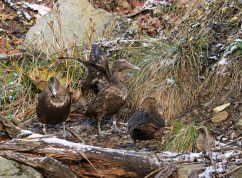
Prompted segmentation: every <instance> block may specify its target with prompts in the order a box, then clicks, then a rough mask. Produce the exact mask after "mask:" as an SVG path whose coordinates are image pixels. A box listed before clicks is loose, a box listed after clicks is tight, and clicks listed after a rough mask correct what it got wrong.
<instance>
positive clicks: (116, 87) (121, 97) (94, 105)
mask: <svg viewBox="0 0 242 178" xmlns="http://www.w3.org/2000/svg"><path fill="white" fill-rule="evenodd" d="M127 69H136V70H137V69H138V70H139V68H138V67H137V66H135V65H133V64H131V63H130V62H128V61H127V60H125V59H119V60H117V61H115V62H114V63H113V65H112V68H111V79H110V83H109V84H108V85H106V86H105V87H104V88H103V89H102V90H101V91H99V92H98V94H97V96H96V98H95V99H94V100H93V101H92V102H91V103H90V104H89V106H88V108H87V111H86V115H87V116H88V117H92V118H95V119H96V120H97V123H98V134H99V136H100V135H101V127H100V124H101V120H102V118H103V117H104V116H113V115H114V114H116V113H117V112H118V111H119V109H120V108H121V107H122V106H123V105H124V104H125V100H126V98H127V96H128V89H127V87H126V86H125V85H124V83H123V82H122V77H121V76H122V72H123V71H124V70H127ZM113 120H114V122H113V129H114V130H115V131H117V130H118V129H117V127H116V119H115V118H114V119H113Z"/></svg>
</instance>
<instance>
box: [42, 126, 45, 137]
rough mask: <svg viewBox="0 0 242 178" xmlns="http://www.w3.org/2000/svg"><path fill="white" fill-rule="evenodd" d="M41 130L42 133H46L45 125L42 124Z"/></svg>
mask: <svg viewBox="0 0 242 178" xmlns="http://www.w3.org/2000/svg"><path fill="white" fill-rule="evenodd" d="M42 132H43V134H44V135H46V125H45V124H43V128H42Z"/></svg>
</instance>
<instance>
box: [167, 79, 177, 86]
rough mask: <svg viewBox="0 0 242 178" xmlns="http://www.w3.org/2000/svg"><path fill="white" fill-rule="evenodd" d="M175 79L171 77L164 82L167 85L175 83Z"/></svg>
mask: <svg viewBox="0 0 242 178" xmlns="http://www.w3.org/2000/svg"><path fill="white" fill-rule="evenodd" d="M175 83H176V82H175V80H174V79H173V78H168V79H166V84H167V85H175Z"/></svg>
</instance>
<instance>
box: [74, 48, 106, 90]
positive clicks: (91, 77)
mask: <svg viewBox="0 0 242 178" xmlns="http://www.w3.org/2000/svg"><path fill="white" fill-rule="evenodd" d="M78 61H79V62H81V63H82V64H83V65H84V66H85V67H86V72H87V75H86V77H85V78H84V79H83V80H82V81H81V85H82V88H83V89H92V90H93V91H94V93H95V94H97V93H98V92H99V90H101V89H102V88H103V87H104V86H105V85H106V84H108V83H109V81H110V77H111V74H110V71H109V65H108V58H107V56H105V55H104V52H103V50H102V49H101V48H100V46H99V45H98V44H96V43H94V44H93V45H92V49H91V54H90V60H89V61H84V60H80V59H78Z"/></svg>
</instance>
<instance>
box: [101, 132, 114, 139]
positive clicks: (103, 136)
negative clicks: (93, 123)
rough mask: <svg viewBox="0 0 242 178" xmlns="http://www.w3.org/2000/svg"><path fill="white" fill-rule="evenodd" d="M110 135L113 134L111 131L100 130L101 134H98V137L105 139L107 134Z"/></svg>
mask: <svg viewBox="0 0 242 178" xmlns="http://www.w3.org/2000/svg"><path fill="white" fill-rule="evenodd" d="M108 135H111V133H110V132H103V131H102V132H100V133H99V134H98V139H104V138H106V136H108Z"/></svg>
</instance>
